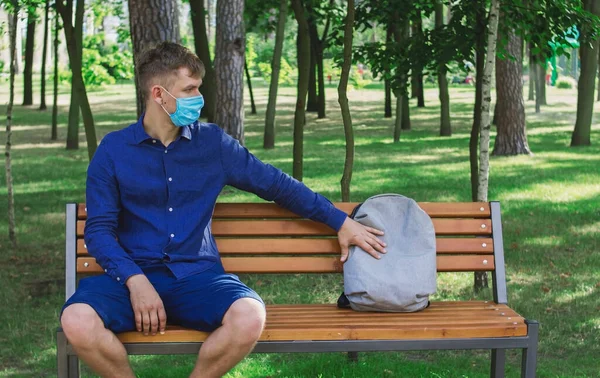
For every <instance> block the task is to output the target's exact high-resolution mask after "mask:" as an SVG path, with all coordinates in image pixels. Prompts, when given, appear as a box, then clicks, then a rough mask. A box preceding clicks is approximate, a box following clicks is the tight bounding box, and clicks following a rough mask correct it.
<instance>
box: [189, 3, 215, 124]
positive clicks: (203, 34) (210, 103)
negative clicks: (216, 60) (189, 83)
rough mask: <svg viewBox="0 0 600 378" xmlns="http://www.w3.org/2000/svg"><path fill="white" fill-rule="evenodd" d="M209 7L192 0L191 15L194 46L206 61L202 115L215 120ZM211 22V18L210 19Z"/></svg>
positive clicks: (202, 89)
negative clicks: (208, 30)
mask: <svg viewBox="0 0 600 378" xmlns="http://www.w3.org/2000/svg"><path fill="white" fill-rule="evenodd" d="M209 7H210V2H209V3H208V7H207V8H204V0H190V16H191V19H192V29H193V31H194V48H195V50H196V55H198V57H199V58H200V60H201V61H202V63H204V68H205V71H206V73H205V74H204V78H203V79H202V86H201V87H200V92H201V93H202V96H204V108H202V116H203V117H206V118H207V120H208V122H214V120H215V104H216V100H217V85H216V78H215V69H214V67H213V64H212V59H211V58H210V49H209V42H208V41H209V33H207V27H206V24H207V18H209V17H206V16H205V14H207V15H208V10H209V9H210V8H209ZM208 23H210V19H208Z"/></svg>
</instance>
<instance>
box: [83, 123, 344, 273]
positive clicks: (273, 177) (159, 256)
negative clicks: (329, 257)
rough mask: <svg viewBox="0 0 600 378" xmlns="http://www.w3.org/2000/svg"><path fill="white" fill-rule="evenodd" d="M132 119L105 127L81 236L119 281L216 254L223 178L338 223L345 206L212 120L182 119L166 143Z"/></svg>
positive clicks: (198, 267) (192, 269)
mask: <svg viewBox="0 0 600 378" xmlns="http://www.w3.org/2000/svg"><path fill="white" fill-rule="evenodd" d="M143 118H144V116H142V117H141V118H140V120H139V121H138V122H137V123H134V124H133V125H131V126H129V127H127V128H125V129H122V130H119V131H114V132H111V133H109V134H107V135H106V136H105V137H104V138H103V139H102V142H101V143H100V145H99V146H98V149H97V150H96V154H95V155H94V157H93V158H92V160H91V162H90V165H89V167H88V171H87V184H86V185H87V187H86V206H87V221H86V224H85V236H84V238H85V243H86V244H87V247H88V251H89V253H90V255H92V256H94V257H95V258H96V260H97V261H98V264H100V266H101V267H102V268H103V269H104V270H105V272H106V273H107V274H108V275H110V276H111V277H112V278H114V279H115V280H117V281H119V282H120V283H121V284H124V283H125V281H127V279H128V278H129V277H131V276H132V275H134V274H143V272H142V269H141V268H143V267H145V266H150V265H156V264H166V266H168V267H169V269H170V270H171V271H172V272H173V274H174V275H175V276H176V277H177V278H182V277H186V276H188V275H191V274H196V273H199V272H202V271H204V270H206V269H208V268H210V267H211V266H212V265H213V264H215V263H217V262H219V261H220V258H219V252H218V250H217V247H216V244H215V241H214V238H213V237H212V234H211V233H210V220H211V217H212V213H213V209H214V206H215V203H216V201H217V196H218V195H219V193H220V192H221V190H222V189H223V187H224V186H225V185H231V186H234V187H236V188H239V189H242V190H245V191H249V192H253V193H255V194H257V195H258V196H259V197H261V198H263V199H265V200H268V201H274V202H276V203H277V204H279V205H280V206H282V207H284V208H287V209H288V210H290V211H292V212H294V213H296V214H298V215H300V216H302V217H305V218H310V219H312V220H314V221H318V222H322V223H325V224H327V225H328V226H329V227H331V228H333V229H334V230H336V231H338V230H339V229H340V228H341V226H342V224H343V223H344V221H345V219H346V214H345V213H344V212H342V211H340V210H338V209H337V208H335V206H333V204H332V203H331V202H330V201H329V200H328V199H326V198H325V197H323V196H322V195H320V194H317V193H314V192H313V191H311V190H310V189H308V188H307V187H306V186H305V185H304V184H303V183H301V182H299V181H297V180H296V179H294V178H292V177H290V176H289V175H287V174H285V173H283V172H282V171H281V170H279V169H277V168H275V167H273V166H271V165H269V164H265V163H263V162H261V161H260V160H259V159H257V158H256V157H255V156H254V155H252V154H251V153H250V152H249V151H248V150H247V149H246V148H245V147H243V146H241V145H240V144H239V143H238V141H237V140H235V139H234V138H232V137H230V136H229V135H228V134H226V133H225V132H223V130H222V129H221V128H220V127H219V126H217V125H214V124H199V123H198V122H196V123H194V124H193V125H189V126H185V127H182V129H181V133H180V134H179V136H178V137H177V139H176V140H175V141H174V142H172V143H171V144H169V146H168V147H165V146H164V145H163V144H162V143H161V142H160V140H156V139H152V138H151V137H150V136H149V135H148V134H147V133H146V132H145V130H144V126H143V123H142V122H143Z"/></svg>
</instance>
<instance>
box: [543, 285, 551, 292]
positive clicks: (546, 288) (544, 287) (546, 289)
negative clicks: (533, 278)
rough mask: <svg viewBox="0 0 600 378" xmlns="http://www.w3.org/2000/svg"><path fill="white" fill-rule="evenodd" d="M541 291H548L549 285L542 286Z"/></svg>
mask: <svg viewBox="0 0 600 378" xmlns="http://www.w3.org/2000/svg"><path fill="white" fill-rule="evenodd" d="M542 291H543V292H544V293H547V292H549V291H550V288H549V287H546V286H542Z"/></svg>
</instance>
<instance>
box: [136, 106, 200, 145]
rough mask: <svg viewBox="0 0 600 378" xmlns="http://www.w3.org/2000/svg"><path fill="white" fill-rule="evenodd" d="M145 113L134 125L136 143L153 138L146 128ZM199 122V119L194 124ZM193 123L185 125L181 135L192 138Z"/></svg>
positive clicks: (188, 138)
mask: <svg viewBox="0 0 600 378" xmlns="http://www.w3.org/2000/svg"><path fill="white" fill-rule="evenodd" d="M145 114H146V113H142V116H141V117H140V118H139V119H138V121H137V122H136V123H135V124H134V125H133V143H134V144H140V143H142V142H144V141H147V140H148V139H152V137H151V136H150V135H148V133H146V130H145V129H144V116H145ZM197 123H198V121H196V122H194V123H193V124H192V125H196V124H197ZM192 125H188V126H183V127H182V128H181V134H180V137H183V138H185V139H187V140H192V130H191V126H192Z"/></svg>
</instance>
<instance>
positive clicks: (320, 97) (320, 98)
mask: <svg viewBox="0 0 600 378" xmlns="http://www.w3.org/2000/svg"><path fill="white" fill-rule="evenodd" d="M323 75H324V72H323V48H322V47H320V48H319V51H317V84H318V86H319V92H318V94H317V118H319V119H323V118H325V117H326V114H325V77H324V76H323Z"/></svg>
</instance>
